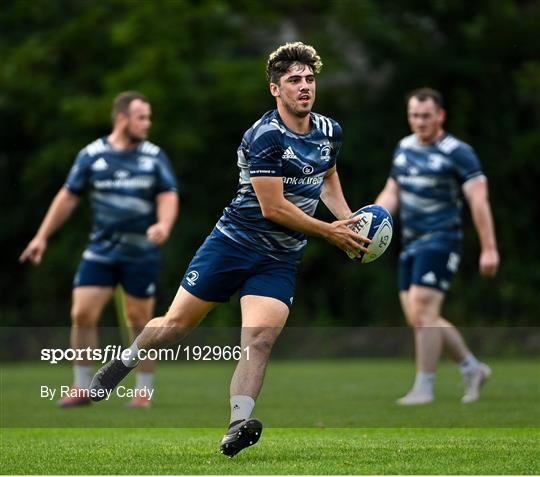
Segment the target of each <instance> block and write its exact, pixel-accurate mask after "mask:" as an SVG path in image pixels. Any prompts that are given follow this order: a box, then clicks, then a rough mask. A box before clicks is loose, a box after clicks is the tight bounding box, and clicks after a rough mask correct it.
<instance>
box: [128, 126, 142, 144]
mask: <svg viewBox="0 0 540 477" xmlns="http://www.w3.org/2000/svg"><path fill="white" fill-rule="evenodd" d="M124 136H125V137H126V139H127V140H128V142H129V144H131V145H132V146H136V145H137V144H140V143H141V142H143V141H144V140H145V139H146V137H147V135H146V134H144V133H143V134H134V133H133V132H132V131H130V130H129V128H126V129H125V130H124Z"/></svg>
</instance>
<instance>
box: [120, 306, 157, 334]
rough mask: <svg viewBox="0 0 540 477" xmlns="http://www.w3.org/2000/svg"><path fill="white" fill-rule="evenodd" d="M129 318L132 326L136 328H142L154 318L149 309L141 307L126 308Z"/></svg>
mask: <svg viewBox="0 0 540 477" xmlns="http://www.w3.org/2000/svg"><path fill="white" fill-rule="evenodd" d="M126 314H127V318H128V321H129V324H130V325H131V327H132V328H133V329H135V330H139V331H140V330H142V329H143V328H144V327H145V326H146V324H147V323H148V322H149V321H150V319H151V318H152V317H151V316H150V315H149V313H148V312H147V310H145V309H144V308H143V309H141V308H140V307H139V308H137V307H131V308H127V309H126Z"/></svg>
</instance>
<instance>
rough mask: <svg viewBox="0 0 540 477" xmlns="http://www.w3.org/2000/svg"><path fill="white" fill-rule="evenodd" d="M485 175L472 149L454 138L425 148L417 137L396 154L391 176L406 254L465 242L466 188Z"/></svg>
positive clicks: (405, 141) (404, 141) (407, 140)
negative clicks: (397, 196)
mask: <svg viewBox="0 0 540 477" xmlns="http://www.w3.org/2000/svg"><path fill="white" fill-rule="evenodd" d="M481 176H483V172H482V169H481V167H480V163H479V161H478V158H477V157H476V154H475V152H474V150H473V149H472V148H471V147H470V146H469V145H468V144H466V143H464V142H462V141H460V140H458V139H457V138H455V137H454V136H452V135H451V134H448V133H445V134H444V136H443V137H442V138H441V139H440V140H439V141H437V142H436V143H435V144H433V145H429V146H423V145H421V144H420V143H419V142H418V139H417V138H416V136H415V135H414V134H412V135H410V136H407V137H405V138H403V139H402V140H401V141H400V142H399V144H398V146H397V147H396V150H395V152H394V160H393V164H392V170H391V172H390V177H392V178H394V179H395V180H396V181H397V183H398V184H399V188H400V220H401V228H402V243H403V246H404V250H405V251H407V252H410V253H415V252H416V251H417V250H418V249H420V248H422V249H448V248H455V247H459V246H460V244H461V239H462V231H461V211H462V207H463V203H462V186H463V184H464V183H465V182H467V181H469V180H471V179H475V178H478V177H481Z"/></svg>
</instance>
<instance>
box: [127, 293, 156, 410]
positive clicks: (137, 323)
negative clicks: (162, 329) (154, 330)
mask: <svg viewBox="0 0 540 477" xmlns="http://www.w3.org/2000/svg"><path fill="white" fill-rule="evenodd" d="M124 299H125V307H126V315H127V318H128V321H129V325H130V336H131V340H132V341H134V340H135V338H137V336H139V334H140V333H141V332H142V331H143V330H144V327H145V326H146V324H147V323H148V322H149V321H150V320H151V319H152V316H153V314H154V304H155V299H154V298H153V297H151V298H139V297H135V296H132V295H130V294H129V293H127V292H126V293H124ZM155 367H156V366H155V361H154V360H151V359H148V358H147V359H144V360H142V361H141V362H140V363H139V366H138V367H137V375H136V378H135V389H136V390H137V391H138V393H137V395H136V396H135V397H133V398H132V399H131V401H130V403H129V406H130V407H134V408H147V407H150V405H151V400H150V397H148V396H149V395H150V392H151V391H153V389H154V371H155ZM152 394H153V393H152Z"/></svg>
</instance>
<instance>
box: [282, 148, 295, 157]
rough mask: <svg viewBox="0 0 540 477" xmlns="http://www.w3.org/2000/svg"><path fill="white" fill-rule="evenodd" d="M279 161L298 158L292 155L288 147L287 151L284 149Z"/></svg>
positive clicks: (291, 150) (292, 152)
mask: <svg viewBox="0 0 540 477" xmlns="http://www.w3.org/2000/svg"><path fill="white" fill-rule="evenodd" d="M281 159H298V156H297V155H296V154H295V153H294V151H293V149H292V147H291V146H289V147H288V148H287V149H285V152H284V153H283V156H281Z"/></svg>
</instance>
